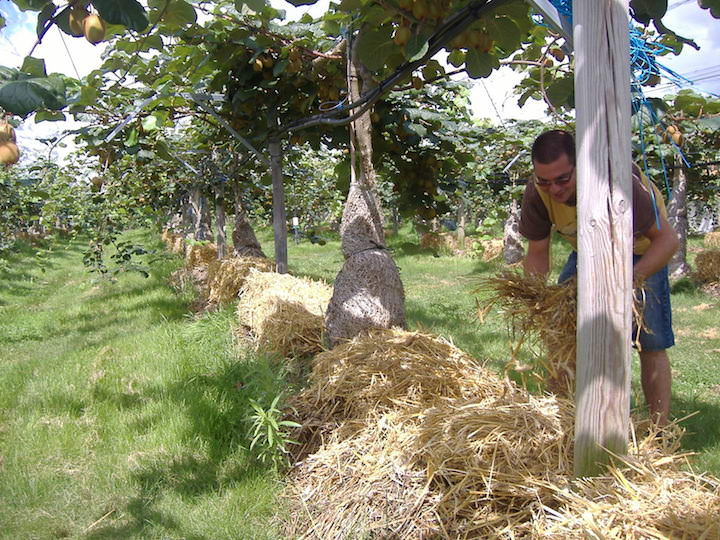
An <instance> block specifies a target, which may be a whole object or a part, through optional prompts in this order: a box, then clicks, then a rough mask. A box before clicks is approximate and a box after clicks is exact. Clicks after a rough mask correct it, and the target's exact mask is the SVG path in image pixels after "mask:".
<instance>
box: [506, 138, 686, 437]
mask: <svg viewBox="0 0 720 540" xmlns="http://www.w3.org/2000/svg"><path fill="white" fill-rule="evenodd" d="M532 162H533V169H534V178H533V181H530V182H528V184H527V186H526V188H525V194H524V196H523V202H522V211H521V217H520V233H521V234H522V235H523V236H524V237H525V238H527V239H528V249H527V254H526V257H525V260H524V263H523V267H524V269H525V273H526V274H540V275H543V276H546V275H547V274H548V272H549V270H550V232H551V229H552V228H553V227H554V228H555V229H556V230H557V232H558V233H559V235H560V236H561V237H562V238H564V239H565V240H567V241H568V242H569V243H570V244H571V245H572V247H573V252H572V253H571V254H570V257H569V258H568V261H567V263H566V264H565V267H564V268H563V270H562V272H561V273H560V278H559V279H558V281H559V282H560V283H562V282H564V281H566V280H568V279H570V278H571V277H572V276H574V275H575V274H576V272H577V268H576V264H577V253H576V251H575V250H576V249H577V238H576V233H577V209H576V178H577V171H576V166H575V141H574V139H573V137H572V135H570V134H569V133H567V132H566V131H562V130H552V131H546V132H545V133H543V134H541V135H540V136H539V137H538V138H537V139H536V140H535V142H534V143H533V147H532ZM632 170H633V180H632V197H633V238H634V243H633V274H634V280H635V283H639V282H644V285H643V289H644V290H645V307H644V315H643V316H644V322H645V325H646V326H647V328H648V332H645V331H642V332H641V333H640V338H639V341H640V351H639V355H640V366H641V383H642V388H643V393H644V394H645V400H646V402H647V404H648V408H649V410H650V416H651V418H652V419H653V420H654V421H655V422H657V424H658V425H660V426H663V425H665V424H667V422H668V413H669V409H670V383H671V373H670V362H669V359H668V355H667V351H666V349H668V348H669V347H671V346H672V345H674V344H675V338H674V335H673V331H672V315H671V310H670V286H669V283H668V270H667V263H668V261H669V260H670V259H671V258H672V256H673V254H674V253H675V251H676V250H677V248H678V238H677V234H676V233H675V231H674V230H673V229H672V228H671V227H670V224H669V223H668V221H667V212H666V210H665V204H664V202H663V200H662V196H661V194H660V192H659V191H658V189H657V188H656V187H655V186H654V185H653V184H652V182H649V181H648V180H647V179H646V178H645V177H644V175H643V174H642V172H641V171H640V170H639V169H638V168H637V167H635V166H634V165H633V166H632Z"/></svg>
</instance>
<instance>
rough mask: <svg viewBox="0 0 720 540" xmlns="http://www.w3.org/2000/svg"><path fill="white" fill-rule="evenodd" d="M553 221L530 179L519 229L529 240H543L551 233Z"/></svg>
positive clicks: (524, 197)
mask: <svg viewBox="0 0 720 540" xmlns="http://www.w3.org/2000/svg"><path fill="white" fill-rule="evenodd" d="M551 229H552V222H551V221H550V216H549V215H548V211H547V208H545V205H544V204H543V202H542V199H541V198H540V195H539V194H538V192H537V189H536V188H535V184H534V183H533V181H532V180H528V183H527V184H526V185H525V193H524V194H523V200H522V207H521V209H520V226H519V227H518V230H519V231H520V234H522V235H523V236H524V237H525V238H527V239H528V240H543V239H545V238H547V237H548V236H549V235H550V230H551Z"/></svg>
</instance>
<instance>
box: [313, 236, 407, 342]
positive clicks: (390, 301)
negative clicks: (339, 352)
mask: <svg viewBox="0 0 720 540" xmlns="http://www.w3.org/2000/svg"><path fill="white" fill-rule="evenodd" d="M393 326H405V293H404V290H403V284H402V280H401V279H400V271H399V270H398V268H397V266H396V265H395V262H394V261H393V259H392V257H391V256H390V254H389V253H388V252H387V251H386V250H384V249H369V250H365V251H362V252H360V253H355V254H354V255H351V256H350V257H348V258H347V259H346V260H345V263H344V264H343V267H342V269H341V270H340V272H339V273H338V275H337V277H336V278H335V283H334V285H333V295H332V299H331V300H330V304H329V305H328V309H327V316H326V317H325V338H326V341H327V344H328V345H329V346H330V347H334V346H336V345H337V344H338V343H341V342H343V341H345V340H348V339H352V338H354V337H355V336H357V335H359V334H361V333H364V332H367V331H369V330H370V329H372V328H392V327H393Z"/></svg>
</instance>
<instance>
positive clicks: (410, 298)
mask: <svg viewBox="0 0 720 540" xmlns="http://www.w3.org/2000/svg"><path fill="white" fill-rule="evenodd" d="M270 234H271V233H270V232H268V231H261V232H260V235H259V236H260V239H261V241H262V242H263V246H264V248H265V251H266V253H267V254H268V255H272V239H271V236H270ZM136 239H137V238H136ZM142 239H143V240H144V241H145V242H151V243H152V242H153V241H151V240H148V237H147V236H145V237H144V238H142ZM389 245H390V248H391V249H392V250H393V256H394V258H395V261H396V263H397V265H398V267H399V268H400V272H401V276H402V279H403V283H404V285H405V294H406V309H407V316H408V324H409V326H410V328H412V329H422V330H426V331H429V332H433V333H436V334H440V335H442V336H445V337H447V338H450V339H452V340H453V342H454V343H455V344H456V345H457V346H459V347H460V348H462V349H463V350H465V351H467V352H469V353H470V354H472V355H473V356H475V357H477V358H480V359H485V360H487V361H488V362H489V363H490V365H492V366H493V367H494V368H496V369H497V370H502V368H503V366H504V365H505V363H506V362H507V360H508V358H509V348H508V340H507V334H506V331H505V325H504V321H503V320H502V319H501V318H500V317H499V316H498V315H497V314H493V313H491V314H490V316H489V317H488V318H487V319H486V320H485V322H484V323H481V322H480V321H479V320H478V319H477V317H476V308H475V298H476V296H477V295H476V294H474V291H475V289H476V288H477V287H478V285H479V282H480V280H481V279H482V278H483V277H487V276H489V275H491V274H493V273H495V272H497V271H498V270H500V269H501V268H503V266H502V264H501V263H500V262H499V261H494V262H491V263H483V262H481V261H479V260H477V259H471V258H457V257H448V256H443V255H438V254H434V253H433V252H432V251H429V250H423V249H420V248H419V247H418V245H417V237H416V236H415V235H414V233H412V232H411V231H409V230H408V229H405V230H403V231H402V233H401V235H400V236H399V237H397V238H391V239H390V240H389ZM692 245H693V246H697V245H698V241H697V240H694V241H693V244H692ZM83 247H84V245H83V242H81V241H79V240H67V239H64V240H57V241H55V242H52V243H48V244H46V245H45V246H42V247H40V248H37V247H35V248H31V247H30V246H27V245H24V246H20V249H19V251H18V252H17V253H16V254H14V255H13V256H12V257H11V259H10V260H9V261H7V262H8V264H7V265H6V266H5V268H6V269H5V270H0V537H1V538H7V539H18V538H63V537H68V538H92V539H101V538H108V539H110V538H136V539H145V538H190V539H201V538H202V539H216V538H282V537H283V535H282V530H281V527H280V526H279V525H276V524H277V523H278V520H277V519H276V518H277V516H278V515H279V514H281V513H282V511H283V510H282V507H281V506H279V500H278V498H277V495H278V493H279V491H280V489H281V487H282V475H281V474H278V473H277V472H275V471H273V470H272V469H270V468H268V467H266V466H264V465H262V464H261V463H259V462H258V460H257V459H256V458H255V457H254V456H253V455H252V454H251V453H250V452H249V451H248V450H246V448H248V447H249V444H250V441H249V433H250V425H249V423H248V417H249V415H251V414H252V413H253V411H252V409H251V407H250V405H249V400H250V399H254V400H256V401H258V402H259V403H261V404H262V405H263V406H265V407H267V406H268V405H269V404H270V402H271V401H272V399H273V397H274V396H275V395H277V394H278V393H280V392H282V391H283V390H285V389H287V387H288V385H289V382H288V377H287V376H286V374H285V373H283V371H282V369H281V368H280V367H279V366H278V365H277V364H276V363H274V362H273V361H272V360H271V359H267V358H265V357H263V356H257V355H254V354H251V353H249V352H247V351H244V350H240V351H238V350H237V349H235V348H234V347H233V343H232V338H231V331H230V326H231V323H232V320H233V318H234V314H233V311H232V308H227V309H224V310H220V311H218V312H215V313H212V314H206V315H203V316H201V317H192V316H190V315H189V314H188V313H189V312H188V305H189V302H190V300H191V295H190V294H189V293H186V294H179V293H177V292H175V291H173V290H172V289H171V288H170V287H169V286H168V284H167V283H168V279H169V276H170V273H171V272H172V270H173V269H174V268H176V267H177V266H178V264H179V261H177V260H173V259H167V260H165V261H161V262H160V263H158V264H156V265H154V266H153V269H152V273H151V277H150V278H148V279H144V278H142V277H141V276H139V275H137V274H121V275H120V276H119V279H118V281H117V283H108V282H102V281H98V280H97V279H95V278H94V277H93V276H92V275H90V274H88V273H87V271H86V270H85V268H84V267H83V266H82V256H81V253H82V250H83ZM155 247H159V246H158V245H155ZM566 254H567V250H566V248H564V247H562V246H557V247H556V248H554V252H553V259H554V260H555V267H556V269H557V267H559V266H560V264H561V262H562V260H563V259H564V257H565V255H566ZM342 262H343V259H342V255H341V254H340V248H339V241H338V240H337V238H335V239H333V238H330V239H329V240H328V242H327V244H326V245H324V246H319V245H314V244H310V243H308V242H302V243H301V244H299V245H295V244H294V243H293V242H292V241H291V242H290V244H289V264H290V270H291V272H292V273H295V274H297V275H305V276H310V277H313V278H315V279H324V280H326V281H328V282H330V283H331V282H332V280H333V279H334V277H335V275H336V274H337V272H338V270H339V269H340V268H341V266H342ZM718 303H719V302H718V300H717V299H712V298H708V297H707V296H706V295H704V294H702V293H700V292H699V291H698V290H697V289H696V288H695V287H694V286H693V285H692V284H691V283H685V284H679V285H678V286H676V287H675V289H674V293H673V307H674V315H675V328H676V331H677V334H678V336H677V341H678V343H677V345H676V347H674V348H673V349H672V350H671V361H672V365H673V371H674V375H675V380H674V385H673V405H672V414H673V416H675V417H683V416H686V415H688V414H690V413H691V412H694V411H699V413H698V414H696V415H695V416H693V417H692V418H690V419H688V420H686V421H685V422H684V424H685V426H686V428H687V430H688V434H687V435H686V437H685V439H684V440H683V446H684V448H685V449H687V450H691V451H694V452H697V453H698V456H697V457H696V458H694V460H693V464H694V466H696V467H697V468H698V469H701V470H709V471H710V472H711V473H713V474H714V475H716V476H720V426H719V425H718V423H717V418H718V417H719V413H720V381H718V378H717V373H718V368H719V367H720V365H719V364H720V336H718V329H720V310H719V309H718ZM635 370H636V373H635V375H634V379H633V380H634V402H635V403H642V399H641V398H640V397H639V396H640V392H639V390H638V384H637V381H638V375H637V365H636V366H635Z"/></svg>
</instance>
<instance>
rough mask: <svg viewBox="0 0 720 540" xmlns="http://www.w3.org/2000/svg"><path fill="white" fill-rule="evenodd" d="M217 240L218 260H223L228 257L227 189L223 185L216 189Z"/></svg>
mask: <svg viewBox="0 0 720 540" xmlns="http://www.w3.org/2000/svg"><path fill="white" fill-rule="evenodd" d="M215 229H216V230H215V239H216V245H217V258H218V260H221V259H223V258H224V257H225V255H227V242H226V240H225V188H224V186H223V185H222V184H220V185H219V186H217V187H216V188H215Z"/></svg>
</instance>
